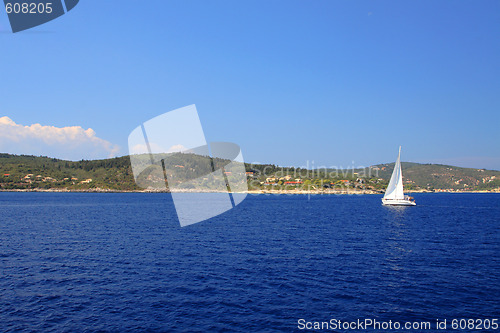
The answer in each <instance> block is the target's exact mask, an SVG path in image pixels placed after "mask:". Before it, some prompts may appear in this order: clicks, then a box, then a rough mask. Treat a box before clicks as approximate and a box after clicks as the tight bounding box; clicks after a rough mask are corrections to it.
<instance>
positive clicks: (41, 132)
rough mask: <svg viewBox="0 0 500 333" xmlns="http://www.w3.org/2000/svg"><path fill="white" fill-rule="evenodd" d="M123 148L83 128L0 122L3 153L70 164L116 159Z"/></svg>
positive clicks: (0, 142) (0, 120) (0, 141)
mask: <svg viewBox="0 0 500 333" xmlns="http://www.w3.org/2000/svg"><path fill="white" fill-rule="evenodd" d="M119 150H120V147H119V146H117V145H115V144H112V143H111V142H108V141H106V140H103V139H101V138H99V137H97V136H96V133H95V132H94V130H93V129H91V128H89V129H84V128H82V127H80V126H69V127H55V126H44V125H40V124H33V125H29V126H24V125H21V124H16V123H15V122H14V121H13V120H12V119H10V118H9V117H1V118H0V152H5V153H11V154H27V155H45V156H50V157H57V158H62V159H69V160H80V159H82V158H85V159H97V158H107V157H114V156H116V154H117V153H118V151H119Z"/></svg>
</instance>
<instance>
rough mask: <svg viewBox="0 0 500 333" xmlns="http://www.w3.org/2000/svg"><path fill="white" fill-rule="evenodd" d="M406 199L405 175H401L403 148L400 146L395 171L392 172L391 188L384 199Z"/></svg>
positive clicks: (388, 188)
mask: <svg viewBox="0 0 500 333" xmlns="http://www.w3.org/2000/svg"><path fill="white" fill-rule="evenodd" d="M404 197H405V195H404V192H403V175H402V174H401V146H399V154H398V159H397V160H396V163H395V164H394V171H393V172H392V176H391V180H390V182H389V186H387V190H385V195H384V199H392V200H403V199H404Z"/></svg>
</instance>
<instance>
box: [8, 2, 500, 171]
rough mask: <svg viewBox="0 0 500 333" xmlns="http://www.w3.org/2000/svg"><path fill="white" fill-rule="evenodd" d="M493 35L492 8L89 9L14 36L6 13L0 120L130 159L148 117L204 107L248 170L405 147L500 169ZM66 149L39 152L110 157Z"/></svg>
mask: <svg viewBox="0 0 500 333" xmlns="http://www.w3.org/2000/svg"><path fill="white" fill-rule="evenodd" d="M498 36H500V2H498V1H496V0H495V1H488V0H486V1H480V2H477V1H328V0H324V1H278V0H276V1H229V0H228V1H194V0H193V1H167V0H154V1H153V0H143V1H134V0H122V1H113V2H111V1H98V0H81V1H80V4H79V5H78V6H77V7H75V8H74V9H73V10H72V11H71V12H69V13H68V14H66V15H64V16H62V17H60V18H58V19H56V20H54V21H52V22H49V23H47V24H44V25H42V26H40V27H37V28H34V29H31V30H28V31H26V32H20V33H17V34H12V33H11V32H10V27H9V23H8V19H7V15H6V14H5V12H2V13H0V45H1V53H0V60H1V65H0V78H1V80H0V117H2V116H6V117H8V118H9V119H11V120H12V122H14V123H15V124H16V126H17V127H12V128H14V129H19V130H22V128H21V127H19V125H23V126H30V125H33V124H41V125H43V126H53V127H55V128H59V129H61V128H66V127H69V126H79V127H81V131H84V130H87V129H89V128H91V129H92V130H93V131H94V132H95V136H96V140H97V139H98V140H102V141H103V142H107V144H109V146H108V148H106V149H107V150H106V152H112V153H113V154H116V155H118V156H119V155H125V154H127V152H128V149H127V138H128V135H129V133H130V132H131V131H132V130H133V129H134V128H135V127H137V126H138V125H140V124H141V123H142V122H144V121H146V120H149V119H151V118H153V117H155V116H157V115H159V114H162V113H164V112H167V111H169V110H173V109H176V108H180V107H183V106H186V105H190V104H196V106H197V109H198V112H199V115H200V118H201V121H202V124H203V127H204V131H205V135H206V137H207V140H208V141H229V142H235V143H238V144H239V145H240V146H241V147H242V151H243V154H244V157H245V160H246V161H247V162H266V163H268V162H271V163H275V164H279V165H295V166H303V165H305V164H306V161H311V162H310V163H312V161H314V164H315V165H316V166H321V165H324V166H343V167H345V166H351V165H352V164H353V163H354V164H355V165H356V166H358V165H364V166H367V165H371V164H376V163H384V162H391V161H394V160H395V158H396V155H397V148H398V146H399V145H402V146H403V156H402V159H403V161H414V162H431V163H443V164H454V165H459V166H468V167H477V168H483V167H484V168H490V169H497V170H500V145H499V144H500V134H499V133H500V131H499V128H500V126H499V125H500V64H499V59H500V38H498ZM5 123H7V121H5ZM30 130H33V131H35V130H36V129H34V128H31V127H30ZM78 131H80V129H75V132H78ZM81 131H80V132H81ZM71 133H73V132H71ZM68 135H69V134H68ZM0 140H2V139H0ZM3 140H7V139H5V138H3ZM98 140H97V141H94V143H93V144H97V145H99V144H100V143H101V141H98ZM0 144H1V142H0ZM29 145H30V143H29V142H25V144H24V145H23V144H21V143H19V142H15V141H14V140H11V141H4V144H3V146H2V145H0V148H3V150H4V151H8V152H11V153H31V151H29V150H30V149H28V148H27V147H31V146H29ZM63 146H64V142H59V143H58V145H52V146H50V147H46V150H45V151H44V152H46V153H44V154H46V155H51V156H56V157H71V158H73V159H79V158H80V156H81V158H98V157H103V158H105V157H107V156H106V153H105V152H102V153H101V152H92V151H91V148H87V147H89V146H84V145H82V146H78V147H79V148H78V147H77V148H74V147H73V146H72V147H73V148H71V151H72V155H71V156H66V155H67V154H68V152H67V149H65V148H64V147H63ZM39 149H44V148H43V147H41V148H39ZM75 154H76V155H78V157H76V156H75Z"/></svg>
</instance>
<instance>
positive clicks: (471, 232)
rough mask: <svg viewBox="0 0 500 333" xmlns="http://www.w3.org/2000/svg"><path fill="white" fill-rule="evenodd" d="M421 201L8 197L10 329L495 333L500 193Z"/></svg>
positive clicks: (4, 268) (2, 326)
mask: <svg viewBox="0 0 500 333" xmlns="http://www.w3.org/2000/svg"><path fill="white" fill-rule="evenodd" d="M414 197H415V199H416V202H417V206H415V207H386V206H382V205H381V196H380V195H311V196H308V195H249V196H248V197H247V198H246V199H245V200H244V201H243V202H242V203H241V204H240V205H238V206H236V207H235V208H233V209H232V210H230V211H227V212H226V213H223V214H222V215H219V216H217V217H214V218H212V219H209V220H206V221H203V222H200V223H197V224H194V225H190V226H187V227H183V228H181V227H180V225H179V221H178V219H177V216H176V213H175V209H174V205H173V204H172V200H171V197H170V195H169V194H167V193H156V194H154V193H11V192H8V193H6V192H3V193H0V331H1V332H13V331H24V332H306V331H311V332H313V331H314V332H321V331H325V332H328V331H329V332H354V331H356V332H364V331H367V332H392V331H394V332H444V331H446V332H494V331H500V330H499V329H498V325H500V323H498V321H500V194H451V193H435V194H434V193H433V194H414ZM471 320H472V321H471ZM495 322H496V323H497V325H496V327H497V328H496V329H495ZM368 323H369V324H370V325H371V324H372V323H373V325H379V326H367V325H364V326H363V324H368ZM389 323H390V324H389ZM426 323H429V325H430V326H425V325H427V324H426ZM443 323H444V324H445V325H443ZM359 325H361V327H360V326H359ZM389 325H391V326H389ZM398 325H399V326H398ZM405 325H410V326H405ZM439 325H441V327H439ZM396 326H397V327H396ZM443 328H445V329H443Z"/></svg>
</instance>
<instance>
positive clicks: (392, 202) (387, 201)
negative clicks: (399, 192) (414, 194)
mask: <svg viewBox="0 0 500 333" xmlns="http://www.w3.org/2000/svg"><path fill="white" fill-rule="evenodd" d="M382 205H384V206H416V205H417V204H416V203H415V201H410V200H401V199H392V200H390V199H382Z"/></svg>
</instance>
